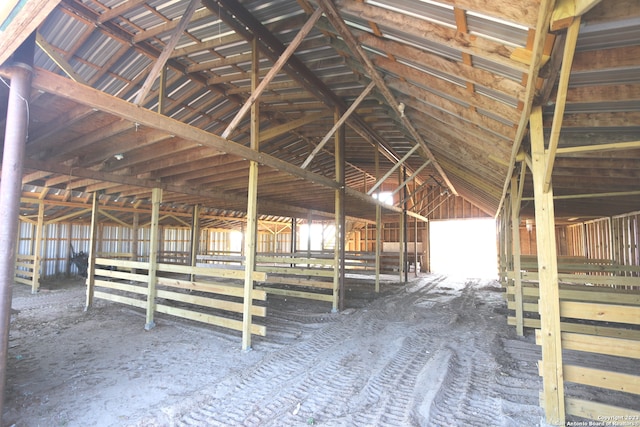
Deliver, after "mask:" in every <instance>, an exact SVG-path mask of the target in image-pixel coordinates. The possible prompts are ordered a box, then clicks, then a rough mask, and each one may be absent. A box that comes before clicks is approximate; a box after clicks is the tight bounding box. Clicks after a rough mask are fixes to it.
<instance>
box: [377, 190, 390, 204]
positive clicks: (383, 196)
mask: <svg viewBox="0 0 640 427" xmlns="http://www.w3.org/2000/svg"><path fill="white" fill-rule="evenodd" d="M373 198H374V199H378V200H380V201H381V202H382V203H384V204H385V205H390V206H393V193H391V192H390V191H384V192H381V193H380V194H379V195H378V193H373Z"/></svg>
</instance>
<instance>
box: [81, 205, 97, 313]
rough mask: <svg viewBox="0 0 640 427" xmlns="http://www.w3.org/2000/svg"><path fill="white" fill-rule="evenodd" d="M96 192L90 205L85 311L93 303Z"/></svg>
mask: <svg viewBox="0 0 640 427" xmlns="http://www.w3.org/2000/svg"><path fill="white" fill-rule="evenodd" d="M98 201H99V199H98V194H97V193H93V202H92V205H91V228H90V229H89V263H88V266H87V300H86V303H85V306H84V310H85V311H87V310H88V309H89V308H91V306H92V305H93V292H94V289H95V282H96V249H97V247H98V245H97V240H98V215H99V213H100V209H98Z"/></svg>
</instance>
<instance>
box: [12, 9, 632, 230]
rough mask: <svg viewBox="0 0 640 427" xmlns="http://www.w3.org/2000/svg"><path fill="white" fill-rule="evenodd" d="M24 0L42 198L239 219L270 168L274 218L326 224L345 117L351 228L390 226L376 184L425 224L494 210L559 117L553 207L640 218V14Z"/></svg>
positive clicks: (30, 181) (22, 30) (30, 147)
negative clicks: (370, 222)
mask: <svg viewBox="0 0 640 427" xmlns="http://www.w3.org/2000/svg"><path fill="white" fill-rule="evenodd" d="M24 4H25V2H18V1H17V0H9V3H8V6H6V7H5V6H3V7H4V8H5V9H7V8H9V6H11V5H15V6H16V8H17V9H16V10H15V12H16V13H14V14H11V13H9V12H6V11H5V10H3V9H2V8H0V22H2V21H4V24H3V25H2V26H1V27H0V31H3V33H2V35H1V36H0V63H4V66H3V67H2V68H0V76H2V77H3V80H4V82H5V83H7V84H8V83H9V80H10V76H11V68H10V67H11V59H12V58H11V53H12V52H13V51H14V50H15V49H16V48H17V47H18V46H19V45H20V43H21V42H22V41H23V40H24V39H26V37H27V36H28V35H29V34H30V33H31V32H32V31H36V33H37V38H36V42H37V48H36V54H35V70H36V71H35V73H34V77H33V95H32V100H31V103H30V108H29V114H30V128H29V140H28V143H27V146H26V156H25V174H24V178H23V184H24V185H25V186H29V187H28V188H30V189H32V188H37V193H38V194H39V195H40V196H39V197H41V198H46V197H48V194H49V193H50V194H54V193H55V195H56V197H58V195H59V194H61V193H60V192H63V193H64V192H66V193H64V194H69V195H68V196H66V197H67V198H69V197H76V196H77V195H78V194H88V193H93V192H99V193H100V194H101V198H102V200H103V201H104V203H105V204H106V203H109V202H113V203H115V204H118V203H119V204H121V205H123V206H124V205H128V204H136V203H138V204H140V203H147V202H146V201H147V200H148V199H149V198H150V194H151V189H152V188H153V187H161V188H163V189H164V198H163V201H164V203H166V204H173V205H184V206H189V205H194V204H202V205H204V206H208V207H210V208H212V209H217V210H219V212H243V211H246V204H247V188H248V180H249V173H248V171H249V160H255V161H257V162H259V163H260V165H261V166H260V170H259V189H258V198H259V212H260V213H261V214H263V215H275V216H282V217H291V216H294V217H305V216H306V215H309V213H316V214H318V215H326V214H327V213H331V212H333V210H334V200H335V190H336V189H338V188H339V187H340V185H339V184H337V183H336V181H335V178H336V156H335V147H336V144H335V137H334V135H333V132H332V128H334V124H335V123H336V121H339V123H344V127H343V129H344V135H345V148H344V161H345V187H346V190H345V191H346V195H347V204H346V209H347V215H349V216H352V217H357V218H369V219H370V218H373V217H374V216H375V209H374V203H375V202H374V200H373V198H372V197H371V196H370V195H369V193H372V191H371V190H372V188H374V186H375V185H376V182H377V181H378V180H379V179H380V178H381V177H384V180H383V181H384V182H383V183H381V185H380V188H382V189H384V190H385V191H395V199H394V200H395V203H396V207H395V209H396V210H398V209H399V205H400V202H401V201H406V203H407V207H408V209H409V211H410V213H411V214H412V215H413V216H416V217H419V218H423V217H424V215H426V214H427V213H428V212H427V207H426V206H425V203H424V200H426V198H427V195H428V194H429V193H430V192H438V193H439V194H444V193H449V194H452V195H456V196H459V197H462V198H464V199H466V200H467V201H469V202H471V203H472V204H474V205H475V206H477V207H478V208H480V209H481V210H482V211H484V212H486V213H487V214H489V215H496V214H497V212H498V210H499V208H500V207H501V206H502V204H503V203H504V200H505V198H506V196H507V195H508V193H509V192H510V188H509V183H510V181H511V176H512V175H513V174H519V173H520V168H522V167H524V166H523V165H525V166H526V164H527V156H528V152H529V142H528V138H529V136H528V129H529V115H530V114H531V111H532V109H534V108H536V107H542V108H543V114H544V128H545V133H546V135H547V137H546V139H547V140H549V141H551V142H549V143H548V147H549V149H550V155H553V156H555V162H554V167H553V170H552V175H551V176H552V185H553V189H554V194H555V195H556V214H557V215H558V216H561V217H565V218H570V217H572V218H576V217H579V218H589V217H600V216H609V215H616V214H621V213H625V212H631V211H635V210H638V208H639V207H640V180H639V179H638V178H639V176H640V143H639V142H638V141H640V45H639V43H640V42H639V41H640V1H630V0H621V1H616V2H602V3H599V2H598V1H580V0H575V1H570V0H566V1H558V2H553V1H546V0H539V1H536V0H532V1H529V0H527V1H491V2H485V1H477V0H461V1H450V0H441V1H427V0H423V1H416V0H399V1H398V0H379V1H371V0H365V1H356V0H334V1H332V0H317V1H308V0H273V1H263V0H260V1H238V0H130V1H122V0H29V1H27V2H26V6H25V5H24ZM21 7H22V9H20V8H21ZM3 14H4V15H3ZM25 17H29V18H31V19H30V20H27V19H25ZM21 19H23V20H24V21H25V22H22V21H21ZM27 21H28V22H27ZM572 28H573V29H572ZM255 55H257V56H258V58H259V61H258V66H257V69H258V71H257V73H255V74H257V75H258V76H257V77H258V79H256V81H255V82H254V83H253V86H254V87H255V88H256V89H253V92H252V64H253V58H254V56H255ZM563 64H570V67H569V68H567V67H566V66H565V68H564V69H563ZM7 96H8V90H7V89H6V87H5V86H4V85H2V84H0V112H1V113H2V115H1V116H0V120H2V121H1V122H0V124H1V126H2V128H4V127H5V125H6V123H5V121H4V117H5V114H4V113H5V111H6V104H7ZM254 102H255V105H257V106H258V108H257V109H256V112H257V118H256V120H258V122H259V128H260V131H259V136H258V138H257V139H258V140H259V149H258V150H255V149H253V148H251V147H250V141H251V131H250V129H251V117H252V116H251V112H250V111H249V110H250V107H251V105H252V103H254ZM557 112H559V113H560V114H558V113H557ZM554 114H555V115H556V116H559V118H560V119H561V120H558V117H556V118H554ZM554 123H555V124H554ZM554 126H555V127H554ZM552 129H553V132H552ZM554 134H555V136H554ZM2 135H3V136H4V132H2ZM554 138H555V140H556V141H557V143H555V145H554V142H553V141H554ZM376 158H378V159H379V160H378V163H379V167H378V168H377V170H376ZM398 165H401V166H399V167H398ZM394 168H395V169H394ZM529 175H530V174H529ZM526 176H527V175H525V181H524V182H525V185H524V188H523V192H524V194H523V196H524V199H525V212H526V208H527V206H532V205H533V203H532V202H531V203H528V202H527V198H528V197H531V195H532V189H531V188H532V186H531V184H530V178H526ZM403 184H404V187H403ZM25 188H27V187H25ZM43 193H44V196H42V194H43ZM63 198H64V196H63Z"/></svg>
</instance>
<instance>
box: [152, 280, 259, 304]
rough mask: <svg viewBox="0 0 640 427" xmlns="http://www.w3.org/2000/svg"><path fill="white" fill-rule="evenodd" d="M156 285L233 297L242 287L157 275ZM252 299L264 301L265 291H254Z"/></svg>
mask: <svg viewBox="0 0 640 427" xmlns="http://www.w3.org/2000/svg"><path fill="white" fill-rule="evenodd" d="M158 285H162V286H170V287H173V288H180V289H189V290H192V291H200V292H209V293H213V294H221V295H228V296H233V297H242V296H243V288H242V286H240V285H226V284H218V283H207V282H198V281H196V282H190V281H187V280H179V279H171V278H168V277H158ZM253 299H257V300H261V301H265V300H266V299H267V294H266V292H261V291H254V292H253Z"/></svg>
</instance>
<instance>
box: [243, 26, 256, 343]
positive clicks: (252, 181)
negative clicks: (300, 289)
mask: <svg viewBox="0 0 640 427" xmlns="http://www.w3.org/2000/svg"><path fill="white" fill-rule="evenodd" d="M259 72H260V54H259V50H258V38H257V37H255V36H254V38H253V40H252V61H251V90H252V92H253V91H255V90H256V88H257V87H258V77H259V75H258V74H259ZM259 105H260V104H259V103H258V102H254V103H253V104H252V105H251V148H252V149H253V150H256V151H259V149H260V135H259V132H260V110H259ZM257 234H258V163H257V162H254V161H250V162H249V189H248V194H247V237H246V240H245V251H244V252H245V265H244V293H243V298H244V301H243V306H242V350H243V351H249V350H251V321H252V319H251V307H252V306H253V273H254V271H255V268H256V243H257Z"/></svg>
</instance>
